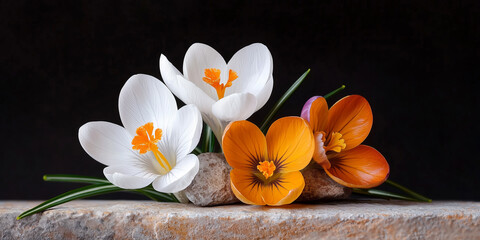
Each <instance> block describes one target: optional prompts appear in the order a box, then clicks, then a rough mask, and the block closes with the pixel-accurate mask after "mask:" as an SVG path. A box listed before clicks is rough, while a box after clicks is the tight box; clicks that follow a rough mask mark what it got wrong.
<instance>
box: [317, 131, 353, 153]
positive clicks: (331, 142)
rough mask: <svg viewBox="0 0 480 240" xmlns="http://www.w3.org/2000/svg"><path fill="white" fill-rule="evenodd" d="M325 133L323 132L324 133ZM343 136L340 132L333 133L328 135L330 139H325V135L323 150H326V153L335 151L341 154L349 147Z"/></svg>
mask: <svg viewBox="0 0 480 240" xmlns="http://www.w3.org/2000/svg"><path fill="white" fill-rule="evenodd" d="M322 133H323V132H322ZM342 137H343V135H342V134H341V133H339V132H332V133H331V134H329V135H328V138H327V139H325V133H323V139H322V140H323V142H324V145H323V148H325V152H328V151H334V152H337V153H338V152H340V151H342V150H343V149H345V148H346V147H347V144H346V143H345V140H344V139H343V138H342Z"/></svg>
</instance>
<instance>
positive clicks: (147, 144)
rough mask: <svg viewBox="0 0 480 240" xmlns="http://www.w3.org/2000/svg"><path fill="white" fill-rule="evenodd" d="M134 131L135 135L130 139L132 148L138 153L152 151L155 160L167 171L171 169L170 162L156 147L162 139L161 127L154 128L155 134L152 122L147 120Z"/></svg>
mask: <svg viewBox="0 0 480 240" xmlns="http://www.w3.org/2000/svg"><path fill="white" fill-rule="evenodd" d="M136 133H137V136H135V137H134V138H133V139H132V145H133V146H132V149H133V150H139V151H140V154H145V153H147V152H148V151H152V152H153V155H154V156H155V158H156V159H157V162H158V163H159V164H160V166H162V168H163V169H164V170H165V171H167V172H168V171H170V170H172V167H171V166H170V163H169V162H168V161H167V159H166V158H165V156H164V155H163V154H162V153H161V152H160V151H159V150H158V147H157V142H158V141H160V140H161V139H162V129H160V128H157V129H155V135H153V134H152V133H153V123H152V122H149V123H147V124H145V125H143V126H140V127H139V128H137V131H136Z"/></svg>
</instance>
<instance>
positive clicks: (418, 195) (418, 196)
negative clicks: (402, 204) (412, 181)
mask: <svg viewBox="0 0 480 240" xmlns="http://www.w3.org/2000/svg"><path fill="white" fill-rule="evenodd" d="M385 183H388V184H390V185H392V186H394V187H396V188H398V189H400V190H402V191H403V192H405V193H407V194H408V195H410V196H412V197H413V198H415V199H417V200H419V201H422V202H432V199H430V198H427V197H425V196H422V195H420V194H418V193H416V192H414V191H412V190H410V189H408V188H406V187H404V186H402V185H400V184H398V183H396V182H394V181H392V180H390V179H387V181H385Z"/></svg>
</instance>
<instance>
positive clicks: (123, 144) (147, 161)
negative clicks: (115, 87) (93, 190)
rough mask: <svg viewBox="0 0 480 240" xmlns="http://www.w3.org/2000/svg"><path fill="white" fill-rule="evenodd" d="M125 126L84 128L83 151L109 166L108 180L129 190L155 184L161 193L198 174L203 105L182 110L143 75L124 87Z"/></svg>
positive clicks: (99, 124)
mask: <svg viewBox="0 0 480 240" xmlns="http://www.w3.org/2000/svg"><path fill="white" fill-rule="evenodd" d="M118 102H119V103H118V107H119V111H120V118H121V120H122V123H123V126H124V127H125V128H123V127H121V126H119V125H116V124H113V123H109V122H89V123H86V124H84V125H83V126H82V127H80V129H79V131H78V138H79V139H80V144H81V145H82V147H83V149H85V151H86V152H87V153H88V154H89V155H90V156H91V157H92V158H94V159H95V160H97V161H99V162H100V163H102V164H105V165H107V167H106V168H105V169H104V170H103V173H104V174H105V177H107V179H108V180H109V181H110V182H111V183H113V184H114V185H116V186H118V187H120V188H124V189H138V188H143V187H146V186H148V185H149V184H151V183H153V184H152V185H153V188H154V189H155V190H157V191H159V192H165V193H175V194H176V196H177V197H179V198H180V199H179V200H181V201H182V202H185V201H188V200H186V198H185V197H184V195H182V194H180V193H178V192H180V191H182V190H183V189H185V188H186V187H187V186H188V185H190V183H191V182H192V180H193V178H194V177H195V175H196V174H197V172H198V167H199V162H198V158H197V156H195V155H194V154H190V152H192V150H193V149H194V148H195V147H196V145H197V144H198V141H199V140H200V135H201V131H202V118H201V114H200V112H199V111H198V109H197V107H195V106H194V105H186V106H184V107H182V108H180V109H179V110H177V104H176V102H175V98H174V97H173V95H172V93H171V92H170V91H169V90H168V88H167V87H166V86H165V85H164V84H163V83H162V82H161V81H160V80H158V79H156V78H154V77H152V76H149V75H143V74H138V75H134V76H132V77H130V79H128V81H127V82H126V83H125V85H124V86H123V88H122V90H121V92H120V97H119V101H118Z"/></svg>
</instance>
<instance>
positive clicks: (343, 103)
mask: <svg viewBox="0 0 480 240" xmlns="http://www.w3.org/2000/svg"><path fill="white" fill-rule="evenodd" d="M372 124H373V115H372V109H371V108H370V104H368V101H367V100H366V99H365V98H364V97H362V96H359V95H350V96H346V97H344V98H342V99H340V100H339V101H338V102H337V103H335V104H334V105H333V106H332V107H331V108H330V110H329V111H328V125H327V131H328V132H329V133H332V132H340V133H341V134H342V135H343V136H342V138H343V139H344V140H345V143H346V144H347V146H346V148H345V150H349V149H352V148H354V147H356V146H358V145H360V144H361V143H362V142H363V140H365V138H367V136H368V134H369V133H370V129H371V128H372ZM345 150H344V151H345Z"/></svg>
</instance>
